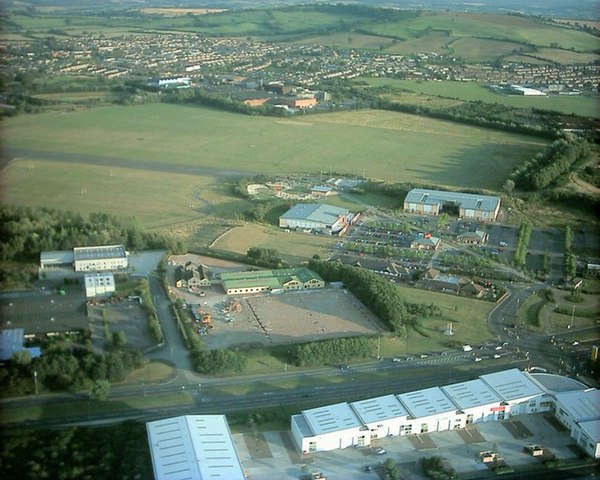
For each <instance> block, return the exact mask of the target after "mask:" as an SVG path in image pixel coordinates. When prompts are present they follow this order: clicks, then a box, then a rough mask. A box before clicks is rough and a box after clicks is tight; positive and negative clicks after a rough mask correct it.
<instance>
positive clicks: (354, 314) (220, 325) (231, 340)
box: [202, 289, 386, 349]
mask: <svg viewBox="0 0 600 480" xmlns="http://www.w3.org/2000/svg"><path fill="white" fill-rule="evenodd" d="M236 300H238V301H239V303H240V305H241V311H240V312H238V313H236V314H225V313H222V312H221V306H222V305H223V302H219V303H216V304H214V306H213V307H212V308H210V309H209V310H210V311H211V313H212V314H213V324H214V326H215V328H214V329H211V330H209V333H208V334H207V335H205V336H203V337H202V339H203V341H204V344H205V346H206V347H207V348H210V349H213V348H225V347H231V346H238V345H246V346H247V345H253V344H254V345H272V344H279V343H295V342H305V341H310V340H317V339H325V338H334V337H346V336H352V335H365V334H373V333H377V332H382V331H386V329H385V327H384V326H383V325H382V324H381V322H380V321H379V320H378V319H377V318H376V317H375V316H374V315H373V314H372V313H371V312H370V311H369V310H367V309H366V308H365V307H364V305H362V304H361V303H360V302H359V301H358V300H356V298H355V297H354V296H353V295H352V294H350V293H349V292H347V291H345V290H339V289H325V290H319V291H314V290H313V291H300V292H286V293H282V294H278V295H273V294H271V295H257V296H247V297H243V298H242V297H240V298H237V299H236Z"/></svg>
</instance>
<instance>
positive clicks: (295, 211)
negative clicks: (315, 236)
mask: <svg viewBox="0 0 600 480" xmlns="http://www.w3.org/2000/svg"><path fill="white" fill-rule="evenodd" d="M359 216H360V214H359V213H353V212H351V211H350V210H346V209H345V208H339V207H333V206H331V205H326V204H324V203H299V204H297V205H294V206H293V207H292V208H290V209H289V210H288V211H287V212H285V213H284V214H283V215H281V216H280V217H279V226H280V227H281V228H289V229H311V230H319V231H326V232H328V233H330V234H331V235H343V234H344V233H346V231H347V230H348V228H349V227H350V225H352V224H353V223H355V222H356V220H358V218H359Z"/></svg>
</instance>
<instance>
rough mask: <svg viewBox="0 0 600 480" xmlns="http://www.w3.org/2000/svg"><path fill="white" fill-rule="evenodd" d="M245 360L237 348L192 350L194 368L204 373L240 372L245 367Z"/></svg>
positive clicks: (244, 356)
mask: <svg viewBox="0 0 600 480" xmlns="http://www.w3.org/2000/svg"><path fill="white" fill-rule="evenodd" d="M247 361H248V359H247V357H246V355H244V353H243V352H241V351H240V350H237V349H225V348H220V349H217V350H199V349H196V350H193V351H192V364H193V366H194V370H196V371H197V372H198V373H203V374H206V375H216V374H220V373H232V372H241V371H242V370H244V368H245V367H246V363H247Z"/></svg>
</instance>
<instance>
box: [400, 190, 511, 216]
mask: <svg viewBox="0 0 600 480" xmlns="http://www.w3.org/2000/svg"><path fill="white" fill-rule="evenodd" d="M404 201H405V202H409V203H422V204H425V205H438V204H442V205H445V204H454V205H457V206H459V205H460V206H461V207H462V208H468V209H473V210H487V211H490V212H493V211H495V210H496V208H498V205H499V204H500V198H499V197H494V196H491V195H475V194H472V193H460V192H444V191H441V190H427V189H425V188H413V189H412V190H411V191H410V192H408V194H407V195H406V198H405V199H404Z"/></svg>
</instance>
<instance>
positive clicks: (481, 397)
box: [442, 379, 502, 410]
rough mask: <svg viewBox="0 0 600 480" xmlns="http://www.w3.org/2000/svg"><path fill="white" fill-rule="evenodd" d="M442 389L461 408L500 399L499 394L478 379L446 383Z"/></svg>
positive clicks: (487, 403) (479, 405) (482, 404)
mask: <svg viewBox="0 0 600 480" xmlns="http://www.w3.org/2000/svg"><path fill="white" fill-rule="evenodd" d="M442 390H443V391H444V392H445V393H446V395H448V396H449V397H450V398H451V399H452V400H453V401H454V403H456V405H458V406H459V407H460V408H461V410H465V409H468V408H473V407H482V406H484V405H489V404H493V403H499V402H501V401H502V399H501V398H500V396H499V395H498V394H496V392H494V390H492V389H491V388H490V387H489V385H487V384H486V383H485V382H483V381H482V380H480V379H477V380H469V381H468V382H462V383H454V384H452V385H446V386H445V387H442Z"/></svg>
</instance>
